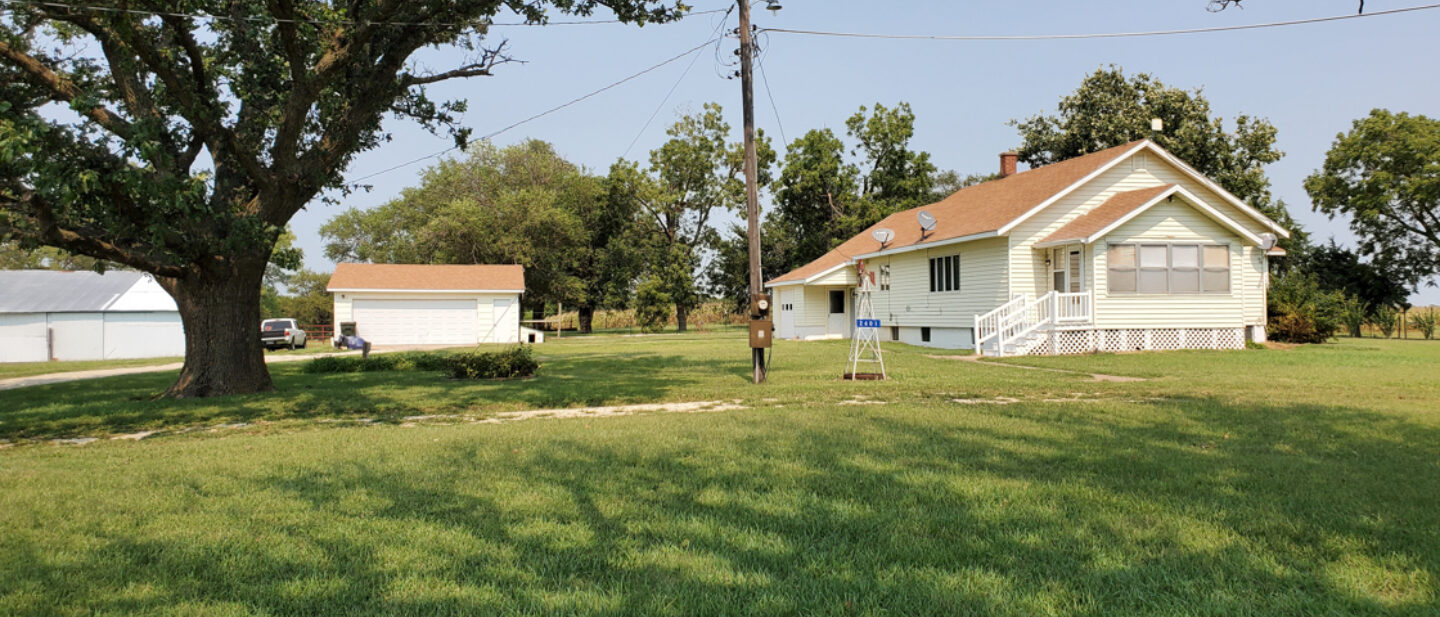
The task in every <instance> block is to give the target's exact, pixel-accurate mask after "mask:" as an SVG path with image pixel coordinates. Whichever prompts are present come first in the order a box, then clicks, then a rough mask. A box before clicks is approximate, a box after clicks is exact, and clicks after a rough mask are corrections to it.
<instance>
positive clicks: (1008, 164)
mask: <svg viewBox="0 0 1440 617" xmlns="http://www.w3.org/2000/svg"><path fill="white" fill-rule="evenodd" d="M1019 161H1020V155H1019V154H1016V153H1014V152H1001V153H1000V177H1001V178H1005V177H1008V176H1013V175H1015V166H1016V164H1017V163H1018V162H1019Z"/></svg>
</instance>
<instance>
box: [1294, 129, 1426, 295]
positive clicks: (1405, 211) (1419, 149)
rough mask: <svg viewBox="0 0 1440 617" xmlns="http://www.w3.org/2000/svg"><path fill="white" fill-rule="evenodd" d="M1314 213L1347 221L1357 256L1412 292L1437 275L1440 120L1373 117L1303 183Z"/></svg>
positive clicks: (1342, 139)
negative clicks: (1391, 272) (1386, 268)
mask: <svg viewBox="0 0 1440 617" xmlns="http://www.w3.org/2000/svg"><path fill="white" fill-rule="evenodd" d="M1305 191H1306V192H1307V193H1309V194H1310V199H1311V201H1312V202H1314V205H1315V209H1316V210H1317V211H1319V212H1323V213H1325V214H1327V215H1329V216H1330V217H1331V218H1334V217H1336V216H1342V217H1348V218H1349V219H1350V229H1351V230H1352V231H1354V232H1355V235H1356V236H1357V237H1358V238H1359V242H1360V252H1361V253H1363V254H1365V255H1368V256H1371V257H1372V258H1374V259H1377V260H1380V261H1382V262H1386V263H1389V264H1393V265H1394V266H1395V269H1396V270H1397V272H1399V273H1400V274H1401V275H1402V276H1403V278H1404V280H1405V281H1406V282H1408V283H1410V284H1411V285H1414V284H1416V283H1417V282H1418V281H1420V280H1423V279H1426V278H1429V277H1433V276H1435V275H1436V274H1437V273H1440V120H1435V119H1431V118H1427V117H1425V116H1422V115H1411V114H1408V113H1404V112H1400V113H1394V112H1391V111H1388V110H1385V109H1376V110H1373V111H1371V112H1370V115H1369V116H1366V117H1365V118H1361V119H1359V120H1356V121H1355V122H1354V125H1353V126H1352V127H1351V129H1350V131H1349V132H1346V133H1341V134H1340V135H1338V136H1337V137H1336V141H1335V143H1334V145H1333V146H1331V148H1330V151H1329V153H1327V154H1326V155H1325V164H1324V166H1323V167H1321V169H1319V170H1317V171H1316V172H1315V173H1313V174H1311V175H1310V176H1309V177H1308V178H1306V179H1305Z"/></svg>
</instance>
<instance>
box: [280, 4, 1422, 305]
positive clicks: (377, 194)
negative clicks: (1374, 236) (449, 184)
mask: <svg viewBox="0 0 1440 617" xmlns="http://www.w3.org/2000/svg"><path fill="white" fill-rule="evenodd" d="M1426 1H1427V0H1389V1H1386V0H1370V1H1369V2H1367V3H1366V10H1367V12H1374V11H1381V10H1385V9H1391V8H1398V7H1403V6H1413V5H1418V4H1424V3H1426ZM695 4H696V6H695V10H696V11H704V10H708V9H715V8H724V7H726V6H728V4H727V3H725V2H723V1H722V0H695ZM784 4H785V8H784V10H783V11H781V12H780V13H779V14H778V15H773V16H772V15H771V14H770V13H769V12H766V11H764V10H760V9H759V8H758V7H757V9H756V11H755V22H756V24H757V25H759V26H762V27H764V26H770V27H782V28H796V29H817V30H831V31H848V32H876V33H895V34H902V33H903V34H1060V33H1080V32H1118V31H1141V30H1169V29H1179V28H1195V27H1208V26H1220V25H1241V24H1252V23H1262V22H1272V21H1286V20H1292V19H1302V18H1308V17H1322V16H1331V15H1340V14H1348V13H1353V12H1354V11H1355V8H1356V2H1355V0H1306V1H1304V2H1297V1H1293V0H1291V1H1285V0H1246V2H1245V8H1244V9H1243V10H1240V9H1233V8H1232V9H1230V10H1227V11H1224V12H1221V13H1210V12H1207V11H1206V10H1205V8H1206V0H1166V1H1165V2H1155V1H1154V0H1125V1H1112V2H1104V3H1095V2H1073V1H1065V0H1050V1H1032V2H1024V3H1016V2H986V3H976V2H956V1H954V0H936V1H906V2H874V1H869V2H862V1H859V0H826V1H824V2H820V1H818V0H784ZM597 17H599V16H597ZM718 17H719V16H718V15H701V16H697V17H694V18H691V19H687V20H685V21H683V22H681V23H677V24H670V25H663V26H647V27H644V28H636V27H633V26H626V25H621V24H612V25H588V26H550V27H544V28H505V29H496V31H495V32H494V34H492V41H494V40H498V39H499V38H501V37H503V38H507V39H508V40H509V46H508V49H510V50H511V52H512V53H513V55H514V56H515V57H516V58H517V59H519V60H523V61H525V63H524V64H518V63H517V64H510V65H506V66H502V67H500V68H499V69H498V70H497V72H496V75H495V76H494V77H489V78H476V79H471V80H469V81H466V82H460V83H453V84H445V85H442V86H441V87H437V88H434V89H433V90H432V95H434V96H435V97H437V98H462V97H463V98H468V99H469V101H470V111H469V112H468V113H467V114H466V117H465V122H466V123H467V124H468V125H470V126H473V127H474V128H475V133H476V134H477V135H479V134H484V133H487V132H489V131H493V130H495V129H498V128H500V127H502V126H505V125H507V124H510V123H512V122H514V121H517V120H520V119H522V118H525V117H527V116H529V115H531V114H533V113H536V112H538V111H542V110H544V109H548V108H550V107H553V106H555V105H558V104H560V103H563V102H565V101H568V100H570V99H573V98H575V97H577V96H580V95H582V94H585V93H587V92H590V91H591V90H594V89H596V88H599V87H601V86H604V85H606V84H609V83H611V82H614V81H616V80H618V79H621V78H623V77H625V76H627V75H630V74H632V73H634V72H637V71H639V70H641V69H643V68H645V67H648V66H651V65H653V64H655V63H657V62H659V61H661V60H663V59H665V58H669V57H671V56H673V55H675V54H678V53H680V52H682V51H684V50H685V49H688V48H691V47H693V46H695V45H697V44H699V43H701V42H702V41H705V40H706V39H708V38H710V36H711V33H712V32H713V31H714V30H715V28H716V26H717V25H718ZM733 26H734V23H733V18H732V19H731V23H730V24H728V25H727V27H733ZM1436 32H1440V9H1436V10H1430V11H1422V12H1414V13H1407V14H1403V15H1399V16H1377V17H1369V18H1365V19H1357V20H1348V21H1341V22H1332V23H1324V24H1316V25H1300V26H1290V27H1285V28H1276V29H1265V30H1250V31H1238V32H1224V33H1216V34H1193V35H1181V36H1167V37H1154V38H1139V39H1108V40H1079V41H1028V42H951V41H899V40H868V39H851V38H819V37H809V36H799V35H793V34H779V33H775V34H769V35H768V36H767V37H766V38H762V39H761V41H760V42H761V43H762V44H763V45H764V46H765V50H764V58H763V60H764V67H765V71H766V73H767V75H768V78H769V84H770V86H772V87H773V93H772V94H773V96H774V100H775V106H776V108H778V110H779V118H778V120H779V122H780V123H783V127H784V130H785V133H786V134H787V135H788V136H789V137H790V139H794V138H796V137H798V136H799V135H800V134H802V133H803V132H804V131H806V130H808V129H810V128H815V127H830V128H832V129H835V130H836V131H837V132H838V133H843V132H844V120H845V118H846V117H847V116H849V115H850V114H852V113H854V111H855V110H856V108H857V107H859V106H860V105H869V104H873V103H875V102H881V103H884V104H886V105H892V104H894V103H896V102H899V101H907V102H909V103H910V104H911V106H912V107H913V108H914V111H915V115H916V137H915V140H914V142H913V143H914V146H915V147H917V148H919V149H922V150H925V151H928V152H930V153H931V155H932V157H933V160H934V162H935V163H936V165H937V166H939V167H940V168H942V169H955V170H957V171H959V172H961V173H962V174H964V173H972V172H990V171H993V170H994V168H995V167H996V166H997V158H996V155H997V154H998V153H999V152H1001V151H1004V150H1007V149H1010V148H1013V147H1015V146H1017V145H1018V143H1019V138H1018V135H1017V133H1016V131H1015V129H1014V128H1013V127H1010V126H1008V125H1007V122H1008V121H1009V120H1011V119H1013V118H1024V117H1027V116H1030V115H1034V114H1036V113H1040V112H1052V111H1053V110H1054V106H1055V103H1056V102H1057V101H1058V100H1059V98H1060V97H1061V96H1063V95H1065V94H1067V93H1069V92H1071V91H1073V90H1074V89H1075V88H1076V86H1078V85H1079V82H1080V80H1081V78H1082V77H1084V76H1085V75H1086V74H1087V73H1089V72H1091V71H1094V70H1095V69H1096V68H1098V67H1101V66H1104V65H1108V64H1116V65H1119V66H1122V67H1124V68H1125V70H1126V71H1127V72H1140V71H1144V72H1149V73H1152V74H1154V75H1155V76H1157V77H1159V78H1160V79H1161V80H1163V81H1165V82H1166V83H1168V84H1170V85H1172V86H1178V87H1183V88H1187V89H1188V88H1195V87H1201V88H1203V89H1204V92H1205V95H1206V96H1207V97H1208V98H1209V99H1210V103H1211V105H1212V106H1213V109H1214V111H1215V112H1216V113H1218V114H1220V115H1223V116H1224V117H1225V118H1227V120H1228V119H1230V118H1233V117H1234V116H1236V115H1237V114H1240V113H1246V114H1250V115H1254V116H1261V117H1265V118H1268V119H1269V120H1270V121H1271V122H1272V123H1274V124H1275V126H1276V127H1277V128H1278V129H1279V147H1280V148H1281V149H1282V150H1283V151H1285V152H1286V157H1285V158H1284V159H1283V160H1281V161H1280V162H1278V163H1276V164H1274V165H1271V166H1270V167H1269V169H1268V172H1269V175H1270V179H1271V182H1272V183H1273V185H1274V190H1275V193H1276V194H1277V195H1278V196H1279V197H1280V198H1282V199H1284V200H1285V201H1286V202H1287V203H1288V204H1289V207H1290V211H1291V213H1292V214H1293V215H1294V216H1295V218H1296V219H1297V220H1298V221H1300V223H1301V224H1303V225H1304V226H1305V227H1306V228H1307V229H1309V230H1311V232H1312V233H1313V234H1314V236H1315V237H1316V238H1317V239H1318V240H1320V241H1324V240H1325V239H1326V238H1328V237H1330V236H1334V237H1335V238H1336V239H1337V240H1339V241H1341V242H1342V243H1347V242H1348V241H1349V239H1350V235H1349V231H1348V228H1347V225H1346V223H1345V222H1344V221H1339V220H1336V221H1330V220H1328V219H1327V218H1325V217H1324V216H1322V215H1317V214H1315V213H1313V212H1311V209H1310V201H1309V199H1308V198H1307V196H1306V195H1305V191H1304V189H1303V188H1302V186H1301V183H1302V181H1303V179H1304V178H1305V176H1306V175H1308V174H1310V173H1311V172H1312V171H1314V170H1315V169H1317V168H1318V167H1319V166H1320V164H1321V162H1322V161H1323V159H1324V155H1325V152H1326V150H1327V149H1329V147H1330V145H1331V143H1332V142H1333V141H1334V139H1335V136H1336V134H1337V133H1339V132H1341V131H1344V130H1347V129H1348V128H1349V127H1350V123H1351V121H1353V120H1354V119H1356V118H1359V117H1362V116H1364V115H1365V114H1367V113H1368V112H1369V111H1370V110H1371V109H1372V108H1376V107H1384V108H1389V109H1391V110H1395V111H1408V112H1411V113H1419V114H1424V115H1427V116H1430V117H1440V80H1436V79H1434V75H1435V73H1434V62H1435V60H1436V59H1437V57H1440V53H1437V48H1436V46H1435V45H1436V43H1435V41H1436V39H1435V33H1436ZM734 47H735V46H734V43H733V41H726V42H725V43H723V44H722V47H721V49H720V55H722V56H723V57H725V58H727V59H728V58H733V56H731V55H730V54H731V50H733V49H734ZM699 53H701V54H702V55H701V57H700V58H699V60H698V61H697V62H695V64H694V67H693V68H692V69H691V70H690V71H689V73H688V74H687V75H685V77H684V79H683V81H680V82H679V86H678V88H677V89H676V90H675V94H674V95H673V96H672V97H671V98H670V100H669V101H668V102H667V103H666V104H665V106H664V107H663V108H662V109H661V110H660V113H659V115H658V116H657V117H656V119H655V122H654V123H652V124H651V125H650V126H649V128H648V129H646V130H645V131H644V132H643V134H642V133H640V131H641V127H642V126H644V125H645V121H646V119H647V118H649V117H650V114H651V113H652V112H653V111H654V110H655V109H656V106H657V105H659V104H660V101H661V99H662V98H664V96H665V93H666V92H667V91H669V90H670V88H671V87H672V86H675V84H676V83H677V80H679V79H680V77H681V74H682V73H684V72H685V70H686V66H687V64H688V63H689V58H686V59H685V60H682V61H680V62H676V63H673V64H670V65H668V66H666V67H664V68H662V69H660V70H657V71H655V72H653V73H650V74H648V75H645V76H643V77H641V78H639V79H636V80H634V81H631V82H629V83H627V84H624V85H622V86H620V87H618V88H615V89H613V90H610V91H608V92H606V93H603V94H601V95H598V96H596V97H594V98H592V99H589V100H587V101H585V102H582V103H580V104H578V105H575V106H573V107H570V108H568V109H565V110H563V111H560V112H557V113H555V114H553V115H550V116H547V117H546V118H543V119H540V120H538V121H535V122H532V123H530V124H527V125H524V126H522V127H520V128H517V129H514V130H511V131H510V132H508V133H506V134H504V135H502V136H500V137H498V138H496V140H495V141H496V143H498V144H500V145H505V144H510V143H514V142H516V141H519V140H522V139H525V138H530V137H534V138H538V139H543V140H546V141H549V142H551V143H554V144H555V145H556V147H557V149H558V150H559V151H560V152H561V153H562V154H563V155H564V156H565V157H567V158H569V159H570V160H571V161H574V162H576V163H578V164H580V165H584V166H586V167H588V168H590V169H592V170H595V171H597V172H599V173H604V171H605V170H606V169H607V168H608V167H609V166H610V164H611V163H613V162H614V161H615V160H616V159H617V158H619V157H620V156H621V155H622V154H624V153H625V150H626V147H627V146H628V145H629V144H630V143H631V140H633V139H635V137H636V135H637V134H639V135H640V137H639V141H638V142H637V143H636V145H635V147H634V148H633V150H631V151H630V153H629V157H628V158H631V159H636V160H644V158H645V157H646V156H647V153H648V152H649V150H650V149H651V148H653V147H655V146H657V145H659V144H660V143H661V142H662V141H663V140H664V138H665V135H664V130H665V127H666V126H667V125H668V124H670V123H671V122H673V120H674V119H675V118H676V116H677V115H678V114H681V113H685V112H688V111H693V110H695V109H698V108H699V107H700V106H701V105H702V104H703V103H705V102H707V101H717V102H719V103H721V104H722V105H724V106H725V112H726V115H727V116H728V118H729V120H730V123H731V124H732V125H733V126H735V127H737V131H736V132H737V136H738V127H739V125H740V84H739V81H738V80H727V79H724V78H723V77H722V75H723V74H724V73H727V72H728V71H729V70H733V69H727V68H724V67H722V66H720V65H719V64H718V63H717V61H716V57H717V55H716V53H715V50H714V49H713V48H712V49H707V50H705V51H702V52H699ZM460 57H461V56H460V55H459V52H457V51H455V50H431V51H427V52H426V53H425V54H423V55H422V56H421V57H420V61H421V62H423V63H424V64H425V65H427V66H430V67H433V68H435V69H442V68H445V67H447V66H448V65H451V64H454V63H455V62H456V61H457V60H458V59H460ZM756 113H757V122H758V124H759V125H760V126H761V128H763V129H765V130H766V131H767V132H768V133H769V134H770V135H772V136H774V137H775V141H776V147H777V149H780V150H781V151H782V152H783V148H781V147H780V140H779V136H780V130H779V129H780V127H779V126H778V125H777V118H776V114H775V113H774V112H772V110H771V106H770V102H769V99H768V98H767V97H766V93H765V91H764V85H763V84H759V85H757V93H756ZM388 128H389V129H390V130H391V131H392V132H393V134H394V139H393V141H391V142H390V143H388V144H386V145H384V146H383V147H382V148H380V149H378V150H375V151H371V152H367V153H365V154H362V155H360V156H359V157H357V159H356V160H355V161H354V163H353V164H352V165H351V166H350V171H349V173H348V174H347V176H348V177H351V178H356V177H360V176H363V175H366V174H369V173H373V172H376V171H379V170H381V169H385V168H387V167H390V166H392V165H395V164H397V163H400V162H404V161H407V160H410V159H413V158H416V157H420V156H423V155H425V154H429V153H431V152H434V151H437V150H441V149H443V148H445V147H447V146H448V145H449V143H448V142H447V141H446V140H445V139H444V138H441V137H436V136H432V135H430V134H428V133H426V132H425V131H423V130H421V129H420V128H419V127H417V126H415V125H413V124H406V123H401V122H394V121H392V122H391V123H390V124H389V125H388ZM427 164H429V163H422V164H417V165H414V166H411V167H408V168H405V169H401V170H397V171H392V172H389V173H387V174H384V175H381V176H378V177H376V178H372V179H370V180H368V181H367V182H368V183H370V184H373V185H374V186H375V189H374V190H373V191H371V192H369V193H357V194H354V195H351V196H349V197H347V198H345V199H344V200H343V205H341V206H329V205H324V204H321V203H319V202H316V203H313V204H312V205H311V206H310V207H309V209H307V210H305V211H302V212H301V213H300V214H299V215H298V216H297V217H296V218H295V219H294V221H293V223H292V225H293V229H294V230H295V232H296V234H297V235H298V236H299V239H300V246H301V247H302V248H303V249H304V250H305V253H306V263H307V266H308V267H310V268H312V269H317V270H322V271H329V270H330V269H332V268H333V264H331V263H329V262H327V261H326V260H325V258H324V256H323V255H322V252H323V251H322V243H321V240H320V237H319V233H318V230H319V228H320V226H321V225H323V224H324V223H325V221H327V220H329V219H330V218H331V217H332V216H334V215H335V214H336V213H338V212H340V211H341V210H342V209H343V208H345V207H350V206H354V207H359V208H369V207H373V206H375V205H378V204H381V203H384V202H385V201H386V200H388V199H390V198H392V197H394V196H395V195H396V194H398V192H399V191H400V189H401V188H403V187H406V186H411V185H414V184H416V183H417V182H418V178H419V174H420V172H421V171H422V170H423V169H424V168H425V166H426V165H427ZM764 199H765V197H763V196H762V200H764ZM1415 300H1416V301H1418V302H1419V303H1425V304H1440V290H1437V289H1436V288H1434V287H1429V288H1422V289H1421V290H1420V293H1419V294H1417V296H1416V298H1415Z"/></svg>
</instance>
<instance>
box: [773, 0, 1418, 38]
mask: <svg viewBox="0 0 1440 617" xmlns="http://www.w3.org/2000/svg"><path fill="white" fill-rule="evenodd" d="M1437 8H1440V3H1436V4H1425V5H1420V6H1409V7H1403V8H1398V9H1389V10H1384V11H1374V12H1371V13H1364V14H1360V15H1336V16H1333V17H1313V18H1309V19H1295V20H1290V21H1276V22H1270V23H1263V24H1248V25H1243V26H1214V27H1209V28H1186V29H1181V30H1153V31H1144V32H1105V33H1087V34H1010V35H983V34H982V35H944V34H874V33H865V32H826V31H822V30H795V29H791V28H761V32H777V33H780V34H803V35H809V36H836V37H850V38H862V39H901V40H930V41H1043V40H1070V39H1118V38H1132V37H1146V36H1170V35H1177V34H1204V33H1209V32H1230V31H1236V30H1258V29H1261V28H1278V27H1282V26H1298V25H1303V24H1318V23H1324V22H1331V21H1343V20H1347V19H1364V18H1367V17H1380V16H1383V15H1396V14H1400V13H1410V12H1415V11H1426V10H1430V9H1437Z"/></svg>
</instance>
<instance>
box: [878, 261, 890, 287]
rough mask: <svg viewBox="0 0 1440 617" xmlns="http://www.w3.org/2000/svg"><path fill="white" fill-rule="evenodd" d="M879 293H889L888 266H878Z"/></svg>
mask: <svg viewBox="0 0 1440 617" xmlns="http://www.w3.org/2000/svg"><path fill="white" fill-rule="evenodd" d="M880 291H890V264H885V265H883V266H880Z"/></svg>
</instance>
